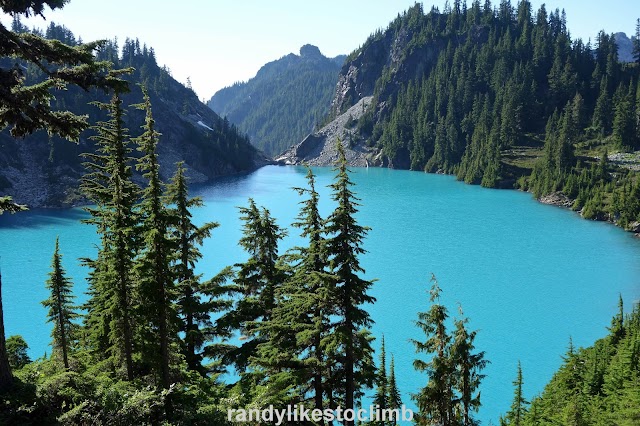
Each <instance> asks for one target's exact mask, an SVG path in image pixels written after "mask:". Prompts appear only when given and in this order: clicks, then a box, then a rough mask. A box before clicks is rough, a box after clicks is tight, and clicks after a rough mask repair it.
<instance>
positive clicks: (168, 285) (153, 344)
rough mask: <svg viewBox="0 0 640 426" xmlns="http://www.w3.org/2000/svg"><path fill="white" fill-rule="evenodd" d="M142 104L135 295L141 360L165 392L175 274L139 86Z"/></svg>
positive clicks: (147, 104) (146, 106)
mask: <svg viewBox="0 0 640 426" xmlns="http://www.w3.org/2000/svg"><path fill="white" fill-rule="evenodd" d="M142 92H143V96H144V102H143V103H142V104H138V105H135V107H136V108H138V109H142V110H144V111H145V124H144V125H143V126H142V128H143V129H144V133H143V134H142V135H141V136H140V137H138V138H136V139H135V140H134V141H135V142H136V143H137V144H138V151H140V152H142V154H143V156H142V157H141V158H140V159H139V160H138V163H137V164H136V168H137V169H138V170H140V171H142V172H143V177H144V178H145V179H146V180H147V186H146V187H145V188H144V190H143V192H142V200H141V202H140V204H139V206H138V212H139V215H140V220H141V223H140V228H139V229H140V230H139V232H140V235H141V237H142V243H143V248H142V252H141V254H140V257H139V259H137V261H136V264H135V274H136V286H137V291H136V294H137V295H138V297H139V300H138V303H137V312H136V316H137V317H138V321H139V323H140V330H139V331H138V332H139V333H140V334H141V337H142V342H140V343H141V346H142V350H141V353H142V358H143V360H144V362H148V363H149V364H150V365H151V367H152V369H153V371H155V372H157V373H159V379H160V380H159V382H160V383H161V385H162V387H163V388H165V389H169V387H170V385H171V382H172V379H171V369H170V367H171V365H170V363H171V361H170V357H171V355H170V347H171V344H172V343H173V342H175V341H176V338H177V323H178V320H177V316H176V312H175V310H174V307H173V304H174V301H175V298H176V295H175V288H174V280H173V271H172V269H171V267H170V262H171V255H172V253H173V252H174V247H173V246H174V241H173V240H171V239H170V238H169V233H168V229H169V224H170V220H171V217H170V214H169V211H168V210H167V208H166V207H165V205H164V203H163V193H164V185H163V183H162V181H161V179H160V165H159V164H158V155H157V153H156V147H157V145H158V138H159V137H160V134H159V133H158V132H157V131H156V129H155V120H154V119H153V115H152V112H151V100H150V99H149V94H148V92H147V90H146V89H145V88H144V87H143V88H142Z"/></svg>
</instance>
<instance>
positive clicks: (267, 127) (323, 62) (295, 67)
mask: <svg viewBox="0 0 640 426" xmlns="http://www.w3.org/2000/svg"><path fill="white" fill-rule="evenodd" d="M344 58H345V57H344V56H337V57H335V58H326V57H324V56H323V55H322V53H320V50H319V49H318V48H317V47H316V46H312V45H308V44H307V45H305V46H302V47H301V48H300V55H294V54H289V55H286V56H283V57H282V58H280V59H278V60H276V61H273V62H270V63H268V64H266V65H264V66H263V67H262V68H261V69H260V70H259V71H258V73H257V74H256V76H255V77H254V78H252V79H250V80H248V81H247V82H244V83H236V84H234V85H233V86H231V87H226V88H224V89H222V90H220V91H218V92H217V93H216V94H215V95H213V97H212V98H211V100H210V101H209V102H208V103H207V105H208V106H209V107H210V108H211V109H212V110H214V111H216V112H217V113H218V114H220V115H221V116H223V117H227V118H228V119H229V121H230V122H232V123H234V124H236V125H237V126H238V128H239V129H240V130H241V131H243V132H246V133H247V134H248V135H249V137H250V139H251V142H252V143H253V144H254V145H255V146H256V147H258V148H259V149H262V150H263V151H264V152H265V153H266V154H268V155H272V156H274V155H276V154H279V153H281V152H282V151H284V150H285V149H286V148H288V147H289V146H291V145H293V144H295V143H297V142H299V141H300V140H301V139H302V138H303V137H304V136H305V135H306V134H308V133H309V132H311V131H312V130H313V129H314V127H317V126H318V124H319V123H320V122H321V121H322V120H323V119H324V117H325V116H326V115H327V113H328V111H329V104H330V101H331V97H332V94H333V89H334V88H335V84H336V81H337V79H338V72H339V71H340V67H341V65H342V62H343V61H344Z"/></svg>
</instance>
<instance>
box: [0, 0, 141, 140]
mask: <svg viewBox="0 0 640 426" xmlns="http://www.w3.org/2000/svg"><path fill="white" fill-rule="evenodd" d="M64 3H65V2H64V1H53V0H49V1H21V2H15V1H12V2H8V1H3V2H2V4H0V8H2V10H3V12H5V13H13V14H16V15H17V14H23V15H26V16H29V15H32V14H34V15H42V11H43V8H44V5H48V6H49V7H52V8H60V7H62V6H63V5H64ZM15 26H16V25H14V27H15ZM102 46H104V42H93V43H86V44H78V45H75V46H70V45H67V44H64V43H62V42H60V41H58V40H48V39H45V38H43V37H41V36H39V35H37V34H33V33H30V32H14V31H9V30H7V28H5V26H4V25H3V24H0V57H1V58H7V57H11V58H14V59H13V63H14V64H15V65H13V66H7V65H6V61H3V64H2V65H0V82H1V83H2V87H3V88H5V89H6V90H3V91H2V93H1V95H0V130H4V129H5V128H7V127H11V135H12V136H14V137H24V136H26V135H30V134H31V133H33V132H35V131H36V130H39V129H45V130H47V131H48V132H49V134H56V135H59V136H61V137H63V138H67V139H71V140H76V141H77V140H78V137H79V135H80V132H81V131H82V130H84V129H86V128H87V127H88V122H87V119H86V117H84V116H81V115H77V114H74V113H72V112H70V111H55V110H53V109H52V108H51V100H53V99H54V98H55V97H54V94H53V93H52V91H56V92H61V91H63V90H65V89H66V88H67V86H68V85H75V86H78V87H80V88H82V89H83V90H85V91H89V90H90V89H91V88H100V89H104V90H107V89H117V90H119V91H126V90H127V87H128V86H127V83H126V81H124V80H123V79H122V78H121V75H122V74H123V73H126V72H128V71H130V70H113V69H112V65H113V64H112V63H110V62H108V61H100V60H97V59H96V57H95V56H94V53H95V51H96V50H98V49H100V48H101V47H102ZM16 60H17V61H19V62H15V61H16ZM20 62H24V63H25V64H29V65H31V66H32V67H36V68H37V69H38V70H39V72H40V74H41V75H42V76H43V77H44V78H43V79H42V80H41V81H39V82H36V83H33V84H29V83H27V82H26V80H27V76H25V73H24V70H23V68H21V66H20V65H21V64H20ZM25 68H27V66H25ZM27 70H28V68H27Z"/></svg>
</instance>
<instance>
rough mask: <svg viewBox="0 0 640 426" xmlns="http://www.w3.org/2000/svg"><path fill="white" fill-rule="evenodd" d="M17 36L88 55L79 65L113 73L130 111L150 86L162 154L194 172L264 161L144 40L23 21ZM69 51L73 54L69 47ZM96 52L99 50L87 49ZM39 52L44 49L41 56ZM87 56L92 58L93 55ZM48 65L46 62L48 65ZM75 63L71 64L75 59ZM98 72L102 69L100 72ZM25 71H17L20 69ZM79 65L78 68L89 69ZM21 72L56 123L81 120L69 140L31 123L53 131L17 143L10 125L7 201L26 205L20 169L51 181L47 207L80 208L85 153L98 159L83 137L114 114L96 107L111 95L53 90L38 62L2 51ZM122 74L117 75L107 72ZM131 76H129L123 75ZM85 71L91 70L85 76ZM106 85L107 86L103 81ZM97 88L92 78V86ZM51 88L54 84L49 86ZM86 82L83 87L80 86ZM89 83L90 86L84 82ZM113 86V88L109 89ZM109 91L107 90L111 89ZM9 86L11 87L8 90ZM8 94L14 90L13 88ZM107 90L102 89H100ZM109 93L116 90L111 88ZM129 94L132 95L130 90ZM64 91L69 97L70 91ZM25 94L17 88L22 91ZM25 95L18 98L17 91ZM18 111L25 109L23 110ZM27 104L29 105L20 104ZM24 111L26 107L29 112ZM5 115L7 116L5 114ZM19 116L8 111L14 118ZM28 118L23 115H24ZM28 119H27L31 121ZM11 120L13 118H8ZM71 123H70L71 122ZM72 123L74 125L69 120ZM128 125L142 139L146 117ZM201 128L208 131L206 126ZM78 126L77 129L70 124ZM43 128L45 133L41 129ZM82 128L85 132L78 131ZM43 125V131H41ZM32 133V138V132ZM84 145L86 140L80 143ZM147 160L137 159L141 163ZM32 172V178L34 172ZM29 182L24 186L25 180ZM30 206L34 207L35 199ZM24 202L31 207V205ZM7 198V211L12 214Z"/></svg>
mask: <svg viewBox="0 0 640 426" xmlns="http://www.w3.org/2000/svg"><path fill="white" fill-rule="evenodd" d="M11 30H12V31H9V30H8V29H7V31H8V32H9V33H11V34H13V37H21V38H24V39H29V40H31V39H38V40H41V43H43V44H46V45H47V46H51V49H54V48H56V49H63V50H64V51H67V50H69V51H70V52H76V51H81V52H84V53H82V54H83V55H85V56H87V58H85V57H84V56H82V57H80V56H79V55H80V53H78V54H75V53H74V55H76V56H79V58H78V59H75V58H74V59H73V60H74V61H77V60H80V59H82V60H89V59H88V58H89V57H90V58H92V59H91V60H93V61H94V62H95V63H96V64H99V66H100V67H101V68H100V69H99V70H98V71H97V72H98V74H97V75H96V79H98V78H99V77H100V76H101V75H102V74H104V73H105V72H107V73H108V74H106V77H105V78H104V79H107V77H109V79H108V80H107V83H109V84H111V81H112V80H113V81H117V82H118V85H115V84H111V86H114V87H115V88H116V89H118V92H119V93H120V95H121V98H122V101H123V102H124V104H125V105H130V104H138V103H140V102H142V101H143V94H142V90H141V89H140V86H139V85H138V84H141V85H144V86H145V87H147V89H148V91H149V96H150V98H151V100H152V101H153V103H154V105H155V106H156V109H157V114H159V116H160V117H161V120H159V122H158V123H157V127H158V130H159V131H160V132H162V133H164V134H165V136H166V137H165V140H164V142H163V143H161V150H164V151H172V152H174V153H175V154H176V155H178V156H179V157H180V158H181V159H182V160H184V161H185V162H186V163H187V164H189V166H190V169H192V170H193V171H195V172H199V173H202V174H204V175H205V176H208V177H213V176H217V175H220V174H224V173H230V172H237V171H244V170H250V169H252V168H254V167H255V159H256V157H257V154H256V149H255V148H254V147H253V146H252V145H251V144H250V143H249V139H248V138H247V136H246V135H244V134H243V133H241V132H240V131H239V130H238V129H237V128H236V127H235V126H234V125H233V124H231V123H230V122H229V121H228V120H225V119H222V118H220V117H219V116H217V115H216V114H215V113H213V112H211V110H209V109H208V108H206V106H205V105H203V104H202V103H201V102H200V101H199V100H198V97H197V96H196V94H195V93H194V92H193V90H191V89H189V88H187V87H184V86H183V85H182V84H180V83H179V82H177V81H176V80H175V79H173V77H172V76H171V72H170V70H169V69H168V68H167V67H161V66H159V65H158V64H157V62H156V56H155V52H154V49H153V48H151V47H147V46H146V45H145V44H143V43H140V41H138V40H137V39H125V40H124V41H122V40H121V41H120V42H118V41H117V40H105V41H101V42H99V43H93V44H84V43H83V42H82V40H80V39H79V38H78V37H76V36H75V35H74V34H73V32H72V31H71V30H69V29H68V28H66V27H64V26H60V25H57V24H55V23H53V22H51V23H49V25H48V26H47V27H46V28H45V29H44V30H39V29H32V30H30V29H28V28H27V27H26V26H25V25H23V24H22V23H21V21H20V19H19V17H17V16H16V17H15V18H14V20H13V23H12V27H11ZM65 46H66V47H65ZM87 46H91V47H92V49H93V50H87V49H88V47H87ZM34 51H36V50H34ZM85 51H86V52H85ZM42 60H46V58H44V59H42ZM69 61H71V59H69ZM46 64H47V66H51V68H52V69H56V70H58V72H62V71H61V70H63V69H64V68H61V67H60V66H59V65H58V64H57V63H56V62H50V61H47V62H46ZM96 66H97V65H96ZM16 67H17V68H16ZM82 67H83V66H82V65H80V64H79V65H77V68H81V69H82V70H84V68H82ZM14 68H16V69H18V70H19V74H20V87H22V88H21V89H20V90H21V91H24V92H25V96H27V95H28V94H30V93H33V92H34V90H35V91H36V93H41V95H42V96H45V97H46V99H44V98H43V101H42V102H45V103H46V104H47V105H48V106H47V108H49V109H50V110H51V114H52V115H53V116H55V117H58V116H60V117H63V118H64V117H67V118H68V117H75V118H74V119H73V120H75V121H73V123H74V126H75V127H74V128H75V130H73V132H75V133H74V134H73V135H70V134H65V133H63V132H62V133H61V132H60V131H57V130H56V127H55V126H50V125H49V124H50V123H49V122H47V121H42V120H41V121H34V120H31V121H29V122H30V123H31V125H32V127H33V126H35V128H39V127H44V128H45V129H49V130H48V131H49V134H47V133H46V132H42V131H41V132H35V133H33V134H31V135H28V136H26V137H25V138H24V141H22V140H17V139H16V138H14V137H13V136H12V135H11V134H10V131H9V130H10V129H11V127H10V126H9V125H8V124H7V123H5V122H4V121H2V123H4V124H1V125H0V129H5V127H6V130H4V131H2V132H0V144H2V147H3V148H2V150H1V152H0V195H1V194H7V193H9V194H11V195H13V198H14V199H16V200H17V201H19V200H20V198H21V197H20V195H21V194H19V193H18V189H17V188H19V187H20V183H18V184H17V185H16V178H15V176H13V177H12V175H11V174H10V173H9V170H10V168H17V169H18V171H21V172H22V173H23V174H28V173H34V172H33V171H34V170H35V171H37V172H36V173H37V174H38V175H42V176H46V178H45V179H44V181H43V182H42V183H41V184H42V185H44V186H46V188H45V189H46V192H47V193H49V196H48V197H47V198H48V199H47V200H45V201H44V203H45V204H47V205H60V204H69V203H73V202H77V201H78V199H79V198H80V197H82V194H80V193H79V191H77V182H78V180H79V178H80V176H81V175H82V174H83V167H82V160H81V157H80V154H81V153H84V152H93V151H94V150H95V149H96V146H95V144H93V143H92V142H91V141H90V140H88V138H87V133H81V132H82V131H83V130H84V129H85V128H86V127H87V126H88V123H95V122H96V121H99V120H104V119H105V118H106V111H104V110H100V109H99V108H96V107H95V105H92V104H91V103H92V102H94V101H98V102H103V103H108V102H109V101H110V94H109V93H107V92H105V91H103V90H99V89H96V88H95V87H94V88H90V89H89V90H88V91H87V90H84V86H82V85H75V84H72V83H74V82H75V80H73V81H70V82H69V84H66V83H65V85H64V87H63V86H62V85H58V83H56V84H55V85H54V86H53V87H52V88H48V85H51V84H52V83H47V82H49V81H56V82H57V80H55V78H54V77H52V76H51V75H50V74H48V73H47V72H46V70H43V68H42V67H41V66H38V64H36V63H33V62H32V61H30V60H29V58H28V57H25V58H23V57H20V56H17V57H8V54H7V56H5V55H4V54H3V52H0V69H8V70H11V69H14ZM103 68H104V69H105V70H109V69H112V70H119V71H118V72H117V73H116V71H104V72H103V71H102V69H103ZM124 71H126V72H127V73H126V74H123V72H124ZM83 72H84V71H83ZM96 81H97V82H98V83H100V84H102V80H99V79H98V80H96ZM89 82H92V80H91V79H88V83H87V84H89ZM45 83H47V84H46V85H45ZM80 83H82V82H80ZM83 84H84V83H83ZM105 84H106V83H105ZM103 86H104V85H103ZM3 87H5V86H4V85H3ZM7 87H8V86H7ZM98 87H102V86H98ZM104 87H105V88H107V89H109V87H108V86H104ZM127 87H128V88H127ZM63 88H64V90H62V89H63ZM36 89H37V90H36ZM16 90H17V89H14V92H15V91H16ZM16 93H18V92H16ZM6 102H11V103H12V104H16V102H17V101H16V100H15V99H14V100H11V99H7V100H6ZM16 105H18V104H16ZM20 105H22V104H20ZM24 107H25V106H24V105H22V106H21V107H20V108H24ZM31 107H33V108H34V110H37V111H40V110H41V108H40V107H37V105H35V104H34V105H32V106H30V107H29V108H31ZM0 110H2V111H4V109H2V108H0ZM10 111H11V110H10V109H8V110H6V114H9V112H10ZM17 116H20V117H23V116H22V115H17ZM25 117H26V116H25ZM9 118H10V117H8V116H7V119H9ZM67 118H65V120H67ZM69 119H70V118H69ZM124 120H125V124H126V125H127V127H129V128H130V129H131V132H132V135H133V136H139V135H140V134H141V133H142V130H141V129H140V126H139V124H138V123H139V122H140V121H142V120H144V115H143V112H141V111H131V113H130V114H128V115H126V116H125V117H124ZM67 121H68V120H67ZM198 121H201V122H202V123H203V125H204V126H206V127H204V126H202V125H198ZM70 123H71V122H70ZM36 124H37V126H36ZM76 124H77V126H76ZM38 126H39V127H38ZM29 133H31V131H30V132H29ZM71 136H73V138H75V139H77V142H78V143H75V144H74V143H69V142H68V140H67V138H68V137H71ZM78 138H79V140H78ZM23 143H24V144H29V146H30V155H29V157H28V158H26V157H25V155H24V154H23V153H22V151H21V150H22V146H23ZM139 155H141V153H138V152H134V156H139ZM30 170H31V171H30ZM163 172H164V176H163V177H164V178H168V177H169V176H170V175H171V173H172V172H173V170H171V169H169V168H167V167H165V170H163ZM141 173H142V172H141V171H140V172H138V171H136V170H134V174H135V175H137V176H138V179H140V174H141ZM20 182H21V181H20ZM29 201H30V200H29ZM23 202H24V201H23ZM2 205H3V202H2V199H0V210H4V209H3V208H2V207H1V206H2Z"/></svg>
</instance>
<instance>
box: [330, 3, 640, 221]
mask: <svg viewBox="0 0 640 426" xmlns="http://www.w3.org/2000/svg"><path fill="white" fill-rule="evenodd" d="M398 40H403V41H405V42H404V43H402V44H400V47H394V48H395V49H398V50H399V51H394V50H391V52H392V53H393V56H392V58H397V59H396V60H395V61H394V60H393V59H391V60H388V61H387V63H386V65H384V66H383V67H382V68H381V69H380V71H379V73H377V74H376V73H374V74H372V75H369V76H368V77H365V79H366V78H368V79H370V80H372V82H370V83H369V84H370V87H371V88H372V90H371V95H373V96H374V101H373V102H372V105H373V106H372V107H371V108H369V109H368V110H367V112H366V113H365V114H364V115H363V117H361V118H360V120H359V121H358V123H357V127H356V128H357V130H358V131H359V133H360V135H361V137H362V138H363V139H364V140H365V141H366V144H368V145H369V146H371V147H374V148H376V149H378V150H380V152H381V153H382V155H383V157H384V162H383V165H387V166H389V167H395V168H406V169H411V170H425V171H427V172H439V173H452V174H455V175H456V176H457V177H458V179H460V180H463V181H465V182H467V183H473V184H481V185H483V186H486V187H503V188H514V187H515V188H519V189H523V190H527V191H531V192H532V193H533V194H534V195H535V196H536V197H538V198H540V197H543V196H546V195H549V194H561V197H562V199H563V201H564V203H563V204H565V205H568V206H570V207H571V208H573V209H574V210H577V211H580V212H581V213H582V215H583V216H584V217H585V218H588V219H600V220H609V221H612V222H617V223H618V224H620V225H621V226H623V227H627V228H628V227H631V224H633V226H637V223H636V222H637V218H638V214H639V213H640V210H638V209H639V207H638V205H637V202H636V199H637V191H638V179H637V173H636V171H637V167H636V166H634V165H635V164H637V161H638V159H637V155H636V154H626V153H633V152H634V151H637V150H638V149H640V20H639V21H638V25H637V29H636V35H635V38H634V39H633V40H634V42H633V43H634V49H633V55H634V60H635V61H634V62H632V63H625V62H621V61H619V58H618V48H617V45H616V41H615V37H614V35H613V34H606V33H605V32H603V31H601V32H600V33H598V34H597V37H596V38H595V39H594V40H593V41H584V40H581V39H572V37H571V34H570V33H569V31H568V30H567V18H566V16H565V13H564V11H560V10H547V9H546V8H545V6H544V5H542V6H541V7H540V8H539V9H538V10H533V8H532V5H531V3H530V2H528V1H519V2H518V3H517V4H515V5H514V4H512V3H511V2H509V1H502V2H500V3H499V4H492V3H491V2H490V1H485V2H481V1H479V0H476V1H473V2H471V3H470V4H467V3H466V2H462V1H460V0H456V1H453V2H451V4H448V5H447V6H446V7H445V8H444V10H438V9H437V8H435V7H434V8H433V9H431V10H430V11H429V12H428V13H425V12H424V10H423V7H422V5H421V4H419V3H418V4H416V5H415V6H414V7H412V8H411V9H409V10H407V11H406V12H404V13H403V14H402V15H398V17H397V18H396V19H395V20H394V21H393V22H391V24H390V25H389V27H388V28H387V29H386V30H384V31H382V30H379V31H377V32H375V33H374V34H372V35H371V36H370V37H369V39H368V40H367V41H366V42H365V43H364V44H363V45H362V46H361V47H360V48H359V49H358V50H356V51H354V52H353V53H352V54H351V55H350V56H349V57H348V58H347V61H346V62H347V64H353V65H354V66H357V65H358V64H359V62H358V61H362V60H363V59H362V58H363V57H364V58H367V57H368V55H373V54H375V52H378V50H379V49H383V48H385V47H384V46H389V45H391V43H392V42H394V43H395V44H393V46H397V45H398V44H399V43H397V41H398ZM381 46H383V47H381ZM389 49H391V48H389ZM371 52H374V53H371ZM389 61H391V63H389ZM345 68H346V65H345ZM361 68H362V72H365V71H366V69H365V67H364V66H362V67H361ZM367 69H368V68H367ZM365 94H366V93H365ZM357 100H358V98H357V97H356V96H354V95H353V93H352V92H347V94H346V95H345V96H344V97H343V98H338V99H336V100H334V107H335V109H334V111H333V115H335V114H338V113H340V112H342V111H344V110H346V109H347V108H348V107H349V106H351V105H353V104H355V102H356V101H357ZM336 101H337V102H336ZM612 154H615V155H612ZM628 163H630V164H628Z"/></svg>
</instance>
